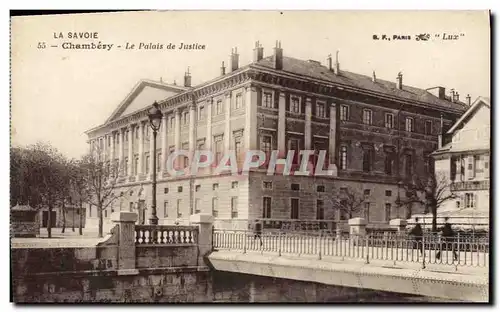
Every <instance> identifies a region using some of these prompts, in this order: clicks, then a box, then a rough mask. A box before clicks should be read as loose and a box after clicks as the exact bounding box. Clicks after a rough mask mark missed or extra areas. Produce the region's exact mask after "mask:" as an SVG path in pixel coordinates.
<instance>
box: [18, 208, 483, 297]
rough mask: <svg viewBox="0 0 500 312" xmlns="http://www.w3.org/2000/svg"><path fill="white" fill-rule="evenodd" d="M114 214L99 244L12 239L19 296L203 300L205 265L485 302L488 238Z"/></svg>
mask: <svg viewBox="0 0 500 312" xmlns="http://www.w3.org/2000/svg"><path fill="white" fill-rule="evenodd" d="M113 220H114V222H115V227H114V228H113V230H112V231H111V233H110V234H109V235H108V236H107V237H106V238H105V239H104V240H103V241H101V242H100V243H98V244H97V246H96V245H95V244H94V245H92V246H90V245H89V246H72V247H62V246H58V247H56V248H47V247H44V248H34V246H23V245H22V244H21V243H20V244H18V245H13V249H12V252H13V259H18V260H16V262H14V263H13V265H14V269H13V271H14V273H15V276H14V277H15V279H14V293H15V298H16V299H15V300H16V302H20V301H24V302H32V301H33V300H36V301H43V302H47V301H61V300H62V299H63V298H64V300H66V299H67V298H68V297H71V298H78V299H75V300H80V301H84V302H86V301H99V300H110V301H113V302H115V301H118V302H120V301H121V300H133V301H134V302H136V301H137V300H138V299H137V298H139V299H140V300H146V301H147V302H151V301H156V300H164V301H167V302H172V301H179V300H180V301H191V299H192V300H194V301H196V300H199V301H210V300H212V299H211V298H212V297H210V296H211V295H210V293H211V292H213V293H214V294H215V293H216V291H215V290H212V286H211V283H212V282H210V276H209V275H210V272H230V273H242V274H252V275H255V276H261V277H269V278H280V279H286V280H292V281H296V282H297V283H304V282H308V283H312V284H314V285H326V287H333V288H331V289H332V290H334V289H335V287H351V288H358V289H368V290H374V291H382V292H394V293H403V294H409V295H419V296H426V297H432V298H441V299H445V300H454V301H472V302H488V301H489V275H488V273H489V272H488V269H489V241H488V240H487V239H485V238H465V237H462V238H458V239H456V240H454V241H449V242H442V241H440V240H438V239H436V238H435V237H430V236H429V237H427V236H425V237H423V240H422V241H421V242H420V241H416V240H414V239H411V238H408V237H407V236H406V235H403V234H402V233H393V234H388V233H386V234H382V235H368V234H367V233H366V232H364V231H363V229H364V228H363V226H364V222H363V220H359V219H357V220H354V219H352V220H350V221H349V226H350V233H349V234H348V235H341V234H340V233H339V234H329V235H327V234H324V233H321V232H314V231H313V232H310V233H304V232H282V231H281V232H264V233H262V235H261V237H258V236H257V237H256V236H255V235H254V233H252V232H249V231H238V230H217V229H215V230H214V229H213V218H212V216H210V215H203V214H197V215H193V216H191V224H192V225H190V226H167V225H157V226H153V225H137V224H135V222H136V220H137V216H136V214H135V213H132V212H123V211H122V212H118V213H115V215H114V216H113ZM61 243H62V242H61ZM89 244H91V242H90V241H89ZM454 251H455V252H456V256H457V257H456V259H455V257H454V256H453V252H454ZM438 252H439V253H440V254H441V257H438V256H437V254H438ZM43 259H45V260H43ZM42 264H43V265H42ZM35 265H36V266H35ZM228 274H229V273H228ZM61 276H67V277H68V278H61ZM312 284H311V285H312ZM130 285H142V286H141V287H132V288H130ZM187 285H189V286H187ZM103 287H104V288H103ZM179 287H180V288H179ZM28 289H32V291H28ZM110 289H113V291H111V290H110ZM251 289H253V288H251ZM311 289H313V292H315V290H314V289H316V288H311ZM318 289H319V288H318ZM56 290H58V291H56ZM251 292H253V293H254V292H255V290H252V291H251ZM322 293H324V292H322ZM33 294H35V295H33ZM195 294H197V295H195ZM193 296H194V297H193ZM214 296H215V295H214ZM318 296H319V295H318ZM124 298H125V299H124ZM126 298H131V299H126ZM180 298H182V299H180ZM186 298H187V299H186ZM189 298H191V299H189ZM318 298H319V297H318ZM318 300H320V299H318Z"/></svg>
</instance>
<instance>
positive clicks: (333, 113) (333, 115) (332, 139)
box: [328, 103, 337, 164]
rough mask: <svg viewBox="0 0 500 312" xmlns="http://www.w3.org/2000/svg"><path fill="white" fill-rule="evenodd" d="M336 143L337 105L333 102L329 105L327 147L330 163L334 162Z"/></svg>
mask: <svg viewBox="0 0 500 312" xmlns="http://www.w3.org/2000/svg"><path fill="white" fill-rule="evenodd" d="M336 143H337V107H336V105H335V103H332V104H331V105H330V136H329V138H328V144H329V146H328V149H329V151H330V164H334V163H335V159H336V158H337V157H336V156H337V155H336V148H337V147H336Z"/></svg>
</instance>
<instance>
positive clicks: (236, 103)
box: [234, 93, 243, 109]
mask: <svg viewBox="0 0 500 312" xmlns="http://www.w3.org/2000/svg"><path fill="white" fill-rule="evenodd" d="M242 106H243V104H242V99H241V93H238V94H236V99H235V101H234V109H238V108H241V107H242Z"/></svg>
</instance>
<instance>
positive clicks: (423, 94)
mask: <svg viewBox="0 0 500 312" xmlns="http://www.w3.org/2000/svg"><path fill="white" fill-rule="evenodd" d="M255 64H256V65H258V66H262V67H267V68H271V69H273V68H274V64H273V61H272V56H270V57H266V58H263V59H262V60H260V61H259V62H257V63H255ZM282 70H283V71H286V72H290V73H293V74H297V75H303V76H308V77H311V78H315V79H321V80H326V81H330V82H333V83H337V84H343V85H346V86H350V87H355V88H360V89H365V90H369V91H372V92H377V93H382V94H384V95H389V96H393V97H399V98H403V99H406V100H411V101H421V102H425V103H428V104H431V105H436V106H441V107H445V108H451V109H457V110H465V108H466V104H465V103H463V102H455V103H454V102H450V101H448V100H446V99H440V98H438V97H437V96H435V95H433V94H432V93H430V92H428V91H427V90H425V89H419V88H416V87H412V86H408V85H403V88H402V90H400V89H398V88H397V87H396V82H391V81H387V80H382V79H379V78H377V79H376V81H375V82H374V81H373V80H372V77H370V76H366V75H361V74H356V73H352V72H348V71H344V70H340V75H337V74H335V73H334V72H332V71H330V70H329V69H328V67H326V66H323V65H321V64H320V63H319V62H314V61H305V60H300V59H296V58H292V57H287V56H283V69H282Z"/></svg>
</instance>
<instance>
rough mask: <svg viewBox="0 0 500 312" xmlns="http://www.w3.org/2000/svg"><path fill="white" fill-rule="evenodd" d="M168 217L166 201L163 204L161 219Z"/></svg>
mask: <svg viewBox="0 0 500 312" xmlns="http://www.w3.org/2000/svg"><path fill="white" fill-rule="evenodd" d="M167 217H168V200H166V201H164V202H163V218H167Z"/></svg>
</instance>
